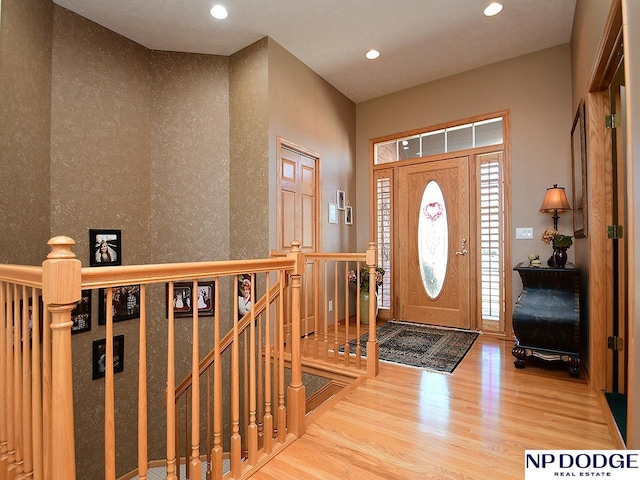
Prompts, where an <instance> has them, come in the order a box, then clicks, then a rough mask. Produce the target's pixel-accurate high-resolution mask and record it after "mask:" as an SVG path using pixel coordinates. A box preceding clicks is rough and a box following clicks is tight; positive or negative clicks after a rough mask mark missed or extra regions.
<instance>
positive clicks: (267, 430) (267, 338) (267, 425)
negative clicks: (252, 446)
mask: <svg viewBox="0 0 640 480" xmlns="http://www.w3.org/2000/svg"><path fill="white" fill-rule="evenodd" d="M266 277H267V278H266V283H267V288H266V291H267V292H270V291H271V282H270V279H271V276H270V275H269V274H267V275H266ZM264 343H265V349H264V350H265V352H264V353H265V355H264V376H265V382H264V389H265V390H264V401H265V403H264V417H263V422H264V441H263V448H264V452H265V453H266V454H269V453H271V451H272V449H273V417H272V416H271V359H272V355H271V353H272V351H273V348H272V345H271V306H270V305H269V306H268V307H267V309H266V311H265V327H264Z"/></svg>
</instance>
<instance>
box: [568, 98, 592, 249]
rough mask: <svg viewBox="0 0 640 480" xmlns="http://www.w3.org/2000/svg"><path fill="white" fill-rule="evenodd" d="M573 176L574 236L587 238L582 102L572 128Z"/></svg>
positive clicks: (584, 136) (584, 115)
mask: <svg viewBox="0 0 640 480" xmlns="http://www.w3.org/2000/svg"><path fill="white" fill-rule="evenodd" d="M571 174H572V175H571V176H572V185H573V189H572V190H573V235H574V236H575V237H576V238H586V237H587V235H588V233H589V228H588V215H587V206H588V201H587V200H588V191H589V190H588V188H587V130H586V107H585V104H584V100H581V101H580V105H579V106H578V110H577V111H576V115H575V117H574V119H573V126H572V127H571Z"/></svg>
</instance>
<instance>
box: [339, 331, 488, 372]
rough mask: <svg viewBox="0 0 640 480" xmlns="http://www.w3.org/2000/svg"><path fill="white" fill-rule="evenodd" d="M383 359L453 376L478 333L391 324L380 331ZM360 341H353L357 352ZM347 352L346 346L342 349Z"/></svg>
mask: <svg viewBox="0 0 640 480" xmlns="http://www.w3.org/2000/svg"><path fill="white" fill-rule="evenodd" d="M376 336H377V340H378V344H379V345H380V360H382V361H384V362H391V363H398V364H400V365H408V366H411V367H418V368H422V369H424V370H428V371H430V372H438V373H452V372H453V371H454V370H455V368H456V367H457V366H458V364H459V363H460V362H461V361H462V359H463V358H464V356H465V355H466V354H467V352H468V351H469V349H470V348H471V346H472V345H473V342H475V341H476V338H478V333H477V332H470V331H467V330H456V329H451V328H440V327H432V326H429V325H422V324H419V323H409V322H395V321H390V322H386V323H384V324H382V325H381V326H379V327H378V328H377V329H376ZM368 339H369V333H365V334H363V335H361V336H360V345H361V348H362V355H363V356H365V357H366V355H367V340H368ZM355 348H356V339H354V340H351V341H350V342H349V351H350V352H354V351H355ZM340 351H341V352H344V345H342V346H341V347H340Z"/></svg>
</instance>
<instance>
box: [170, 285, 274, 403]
mask: <svg viewBox="0 0 640 480" xmlns="http://www.w3.org/2000/svg"><path fill="white" fill-rule="evenodd" d="M279 294H280V290H279V287H278V284H277V283H276V284H274V285H273V287H271V290H270V291H269V296H268V298H267V295H266V294H265V295H263V296H262V297H260V300H258V301H257V302H256V306H255V316H254V318H255V317H258V315H260V314H261V313H262V312H264V310H265V309H266V308H267V305H269V304H270V303H271V302H272V301H273V300H275V299H276V298H277V297H278V295H279ZM250 324H251V312H249V313H247V314H246V315H245V316H243V317H242V318H241V319H240V321H239V322H238V331H239V332H240V333H242V332H243V331H244V330H245V329H246V328H247V327H248V326H249V325H250ZM232 341H233V330H230V331H229V332H228V333H227V334H226V335H225V336H224V337H223V338H222V340H221V341H220V353H222V352H224V351H225V350H226V349H227V348H228V347H229V345H231V342H232ZM214 360H215V350H211V351H210V352H209V353H208V354H207V355H206V356H205V357H204V358H203V359H202V360H201V361H200V367H199V372H200V375H202V374H203V373H204V372H205V371H206V370H207V368H209V367H210V366H211V365H213V362H214ZM191 380H192V378H191V374H189V375H188V376H186V377H185V379H184V380H182V382H180V385H178V386H177V387H176V393H175V398H176V399H178V397H180V396H181V395H182V394H184V392H185V391H186V390H187V388H189V385H191Z"/></svg>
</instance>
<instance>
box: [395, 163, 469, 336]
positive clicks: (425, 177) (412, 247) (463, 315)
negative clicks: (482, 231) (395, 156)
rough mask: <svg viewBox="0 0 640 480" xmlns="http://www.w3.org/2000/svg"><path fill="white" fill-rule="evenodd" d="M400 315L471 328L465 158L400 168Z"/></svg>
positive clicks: (417, 319) (401, 316)
mask: <svg viewBox="0 0 640 480" xmlns="http://www.w3.org/2000/svg"><path fill="white" fill-rule="evenodd" d="M398 200H399V215H398V220H399V222H398V223H399V229H398V230H399V250H398V255H399V260H400V262H399V263H400V272H399V280H400V281H399V286H400V293H399V295H398V300H399V302H398V303H399V315H398V318H399V319H401V320H406V321H411V322H419V323H426V324H431V325H439V326H446V327H457V328H470V326H471V322H470V312H469V303H470V300H469V299H470V285H471V282H470V268H469V264H470V261H472V258H473V257H475V256H474V255H472V254H471V253H470V252H472V249H473V248H474V246H473V245H472V244H471V240H470V230H469V226H470V220H469V157H468V156H463V157H456V158H449V159H444V160H438V161H433V162H427V163H421V164H417V165H410V166H406V167H402V168H400V169H399V193H398Z"/></svg>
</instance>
